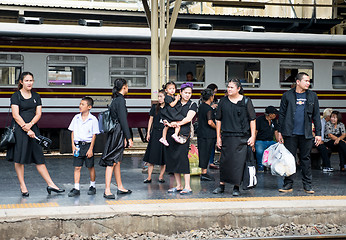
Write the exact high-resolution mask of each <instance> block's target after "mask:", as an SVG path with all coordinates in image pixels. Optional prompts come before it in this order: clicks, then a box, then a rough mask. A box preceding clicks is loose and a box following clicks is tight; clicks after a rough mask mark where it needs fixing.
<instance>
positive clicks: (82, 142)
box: [78, 141, 90, 145]
mask: <svg viewBox="0 0 346 240" xmlns="http://www.w3.org/2000/svg"><path fill="white" fill-rule="evenodd" d="M87 144H90V142H85V141H79V142H78V145H87Z"/></svg>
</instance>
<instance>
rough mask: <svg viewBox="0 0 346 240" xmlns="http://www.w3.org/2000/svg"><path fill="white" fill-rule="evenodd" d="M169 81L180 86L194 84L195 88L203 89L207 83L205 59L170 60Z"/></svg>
mask: <svg viewBox="0 0 346 240" xmlns="http://www.w3.org/2000/svg"><path fill="white" fill-rule="evenodd" d="M169 80H170V81H174V82H175V83H176V84H177V85H178V86H180V85H181V84H182V83H184V82H193V85H194V87H203V86H204V82H205V60H204V59H170V60H169Z"/></svg>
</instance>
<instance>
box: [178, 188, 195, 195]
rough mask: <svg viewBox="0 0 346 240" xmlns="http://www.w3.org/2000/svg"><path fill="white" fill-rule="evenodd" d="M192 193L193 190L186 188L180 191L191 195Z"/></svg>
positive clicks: (181, 193) (182, 193)
mask: <svg viewBox="0 0 346 240" xmlns="http://www.w3.org/2000/svg"><path fill="white" fill-rule="evenodd" d="M190 194H192V190H190V189H186V188H184V189H183V190H181V191H180V195H190Z"/></svg>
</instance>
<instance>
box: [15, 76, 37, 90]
mask: <svg viewBox="0 0 346 240" xmlns="http://www.w3.org/2000/svg"><path fill="white" fill-rule="evenodd" d="M28 75H30V76H31V77H32V79H34V74H32V73H31V72H22V74H20V76H19V79H18V90H20V89H22V88H23V84H21V83H20V81H22V82H23V80H24V78H25V77H26V76H28Z"/></svg>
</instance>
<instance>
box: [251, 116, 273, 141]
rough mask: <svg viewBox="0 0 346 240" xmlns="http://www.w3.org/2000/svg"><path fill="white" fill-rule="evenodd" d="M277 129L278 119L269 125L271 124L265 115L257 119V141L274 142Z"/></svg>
mask: <svg viewBox="0 0 346 240" xmlns="http://www.w3.org/2000/svg"><path fill="white" fill-rule="evenodd" d="M277 127H278V126H277V120H276V119H274V120H272V121H271V124H270V125H269V122H268V120H267V119H266V117H265V116H264V115H262V116H259V117H258V118H257V119H256V130H257V131H258V132H257V136H256V141H257V140H260V141H273V139H274V132H275V131H277V130H278V128H277Z"/></svg>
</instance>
